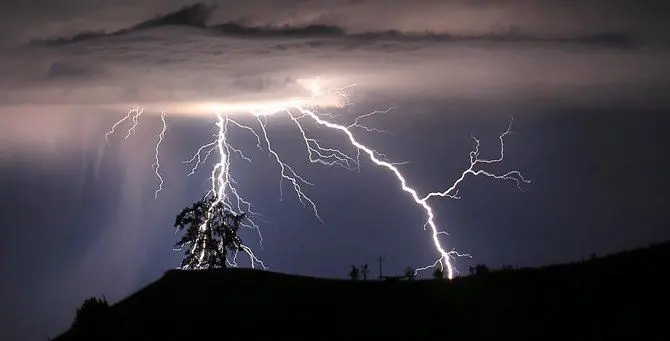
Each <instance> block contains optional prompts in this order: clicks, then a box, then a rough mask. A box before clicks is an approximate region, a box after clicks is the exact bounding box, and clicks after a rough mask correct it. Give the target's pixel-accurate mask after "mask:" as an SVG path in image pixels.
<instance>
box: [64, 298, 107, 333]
mask: <svg viewBox="0 0 670 341" xmlns="http://www.w3.org/2000/svg"><path fill="white" fill-rule="evenodd" d="M110 311H111V309H110V306H109V303H108V302H107V300H106V299H104V298H102V299H100V298H97V297H89V298H87V299H86V300H84V303H82V304H81V306H80V307H79V308H77V312H76V314H75V317H74V321H72V329H73V330H76V331H77V333H78V334H80V335H88V334H91V333H95V332H96V331H98V330H100V329H104V328H105V324H106V322H107V321H108V320H109V314H110Z"/></svg>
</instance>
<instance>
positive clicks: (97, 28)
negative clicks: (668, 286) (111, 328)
mask: <svg viewBox="0 0 670 341" xmlns="http://www.w3.org/2000/svg"><path fill="white" fill-rule="evenodd" d="M643 3H644V6H642V5H641V4H642V2H640V3H637V4H634V2H632V1H612V0H609V1H545V2H540V1H477V2H470V1H427V0H422V1H411V2H410V1H364V0H359V1H326V0H322V1H319V0H312V1H309V0H304V1H298V0H292V1H289V0H284V1H272V2H269V1H268V2H260V1H249V0H245V1H219V2H210V3H207V5H218V6H216V7H215V6H212V7H208V6H198V7H195V8H193V9H192V10H191V11H190V12H189V13H188V15H182V16H176V17H173V18H172V19H170V20H153V21H147V20H150V19H152V18H155V17H156V16H158V15H164V14H167V13H170V12H175V11H178V10H179V9H180V8H181V7H182V6H185V5H191V4H192V3H189V2H186V1H181V0H154V1H149V0H147V1H144V0H133V1H125V0H123V1H111V0H101V1H96V2H91V1H84V0H62V1H60V2H58V3H57V2H54V1H46V0H32V1H27V0H0V75H1V76H0V90H1V91H0V216H1V217H2V218H3V219H2V223H1V224H2V227H1V228H0V250H2V253H1V257H0V274H1V276H2V277H1V278H2V290H1V291H0V307H2V316H0V321H2V323H1V324H0V326H1V328H0V339H3V340H33V339H35V340H44V339H46V338H47V337H49V336H51V337H53V336H55V335H57V334H58V333H60V332H62V331H64V330H65V329H67V328H68V326H69V323H70V322H71V321H72V318H73V317H74V312H75V310H76V307H77V306H79V305H80V304H81V302H82V301H83V300H84V299H85V298H86V297H89V296H102V295H104V296H105V297H106V298H107V299H108V300H109V301H110V302H116V301H118V300H120V299H123V298H124V297H126V296H127V295H129V294H131V293H133V292H135V291H136V290H138V289H140V288H141V287H143V286H145V285H146V284H148V283H150V282H152V281H154V280H156V279H158V278H159V277H160V276H161V275H162V274H163V273H164V272H165V271H166V270H169V269H172V268H175V267H176V266H178V265H179V263H180V260H181V256H182V253H180V252H174V251H173V250H172V246H173V245H174V243H175V242H176V241H177V240H178V238H179V236H177V235H175V233H174V228H173V223H174V218H175V216H176V214H177V213H179V211H180V210H181V209H182V208H183V207H185V206H186V205H190V204H191V203H192V202H194V201H196V200H198V199H200V198H201V197H202V196H203V195H204V194H205V192H206V191H207V189H208V187H207V182H206V179H207V177H208V175H209V171H210V170H211V168H209V167H204V168H202V169H201V171H200V172H198V173H196V174H195V175H193V176H188V177H187V176H186V175H187V174H188V172H189V171H190V169H191V167H189V165H186V164H184V163H182V161H184V160H188V159H189V158H190V157H191V155H192V154H193V153H194V152H195V151H196V150H197V149H198V147H199V146H200V145H202V144H205V143H208V142H210V141H211V135H212V134H213V133H214V132H215V126H214V122H215V116H214V114H213V113H211V112H207V111H203V110H202V108H201V107H198V104H199V103H205V102H217V103H221V104H222V105H229V104H232V105H235V104H239V103H243V104H253V103H259V101H267V100H277V99H283V98H289V97H299V96H306V95H308V92H307V91H306V90H305V88H304V87H303V86H301V84H304V83H303V81H304V80H305V79H313V78H314V77H317V76H318V77H320V78H321V79H324V80H328V81H329V82H330V83H329V84H332V86H345V85H350V84H356V86H355V87H352V88H350V89H348V90H349V92H350V93H351V97H350V100H351V102H352V105H350V106H347V107H344V108H337V107H333V106H329V105H325V104H324V105H323V106H322V107H321V108H320V109H319V111H320V112H324V113H333V114H338V115H339V116H338V117H336V118H335V119H334V120H336V121H337V122H340V123H343V124H344V123H346V124H348V123H351V122H352V121H353V119H354V118H355V117H356V116H357V115H359V114H363V113H367V112H370V111H373V110H384V109H387V108H389V107H393V108H394V109H393V110H391V111H389V112H388V113H386V114H381V115H376V116H373V117H368V118H366V119H365V124H366V125H368V126H370V127H375V128H378V129H383V130H386V131H388V133H374V132H372V133H369V132H366V131H364V130H361V129H358V130H354V133H355V135H356V136H357V137H358V138H360V140H361V141H362V142H364V143H366V144H368V145H369V146H371V147H373V148H375V149H377V150H378V151H379V152H382V153H384V154H386V155H387V157H388V158H389V159H390V160H391V161H395V162H403V161H407V163H406V164H404V165H402V166H399V167H400V169H401V170H402V172H403V173H404V174H405V175H406V177H407V179H408V181H409V184H410V185H411V186H413V187H415V188H416V189H417V190H418V192H419V193H423V194H425V193H428V192H430V191H435V190H443V189H445V188H447V187H449V186H450V185H451V184H452V183H453V181H454V180H456V179H457V178H458V177H459V176H460V173H461V172H462V171H463V170H464V169H466V168H467V167H468V166H469V159H468V153H469V152H470V151H471V150H472V148H473V141H472V139H471V137H470V136H471V134H472V135H474V136H476V137H477V138H479V139H480V140H481V151H482V157H488V158H497V157H498V156H499V141H498V136H499V134H500V133H502V132H503V131H505V129H506V128H507V125H508V124H509V122H510V118H511V117H513V118H514V124H513V126H512V132H513V134H511V135H509V136H507V138H506V140H505V159H504V162H502V163H500V164H498V165H495V167H492V168H490V169H491V170H494V171H496V172H504V171H507V170H519V171H521V172H522V173H523V174H524V176H526V177H527V178H529V179H531V180H532V182H531V183H530V184H528V185H525V186H523V191H520V190H519V189H518V188H517V187H516V186H515V184H514V183H513V182H510V181H493V180H492V179H488V178H484V177H468V178H467V179H466V181H465V182H464V183H463V184H462V186H461V187H460V195H461V197H462V198H461V199H460V200H452V199H446V198H435V199H433V200H431V201H430V204H431V205H432V207H433V209H434V211H435V213H436V221H437V223H438V225H439V226H440V228H442V229H444V230H446V231H448V232H449V233H450V236H442V238H443V239H442V241H443V243H444V245H445V246H446V247H447V248H449V249H451V248H456V249H457V250H458V251H461V252H468V253H470V254H471V255H472V256H473V258H472V259H467V258H464V259H458V260H456V261H455V265H456V266H457V267H458V268H459V269H461V270H464V271H465V272H466V273H467V268H468V266H470V265H474V264H487V265H489V266H490V267H492V268H498V267H501V266H502V265H504V264H516V265H518V266H519V267H521V266H539V265H547V264H552V263H558V262H567V261H575V260H580V259H581V258H582V257H588V256H589V255H590V254H591V253H592V252H595V253H597V254H606V253H611V252H616V251H620V250H622V249H627V248H634V247H639V246H645V245H648V244H650V243H653V242H656V241H664V240H668V239H670V229H668V228H667V226H666V221H667V219H668V218H669V216H670V209H669V208H670V207H668V206H669V205H668V203H670V194H668V193H670V181H669V180H668V178H667V177H666V175H667V174H668V172H670V161H669V160H668V159H667V157H666V156H667V147H668V143H667V142H666V139H667V136H666V129H667V127H669V126H670V116H668V115H669V114H670V97H669V96H668V94H669V93H670V92H669V91H670V77H669V76H670V62H668V61H669V60H670V33H668V32H670V30H668V28H670V27H669V26H670V23H669V22H668V21H667V20H666V17H667V15H666V14H667V10H668V8H667V5H665V6H664V5H663V3H664V1H645V2H643ZM175 18H176V19H175ZM222 24H227V25H225V26H220V25H222ZM309 25H312V26H309ZM315 25H318V26H315ZM231 27H232V29H231ZM249 27H269V28H266V29H264V30H256V31H250V30H246V31H244V29H245V28H249ZM304 27H307V29H303V30H298V29H300V28H304ZM235 29H236V30H238V31H244V32H243V33H244V34H237V35H236V34H232V33H231V32H233V31H234V30H235ZM85 32H88V33H89V34H87V35H79V34H81V33H85ZM296 32H297V33H296ZM73 37H74V38H73ZM135 106H141V107H143V108H144V113H143V116H142V117H141V118H140V121H139V125H138V127H137V131H136V134H134V135H131V136H130V137H129V138H128V139H127V140H124V135H125V133H126V132H127V129H128V126H122V127H120V128H118V129H117V132H116V134H114V135H112V136H110V142H111V146H108V145H106V143H105V139H104V135H105V133H106V132H107V131H108V130H109V129H110V128H111V126H112V125H113V124H114V123H115V122H116V121H118V120H119V119H120V118H122V117H123V116H124V115H125V114H126V112H127V111H128V109H130V108H132V107H135ZM163 110H164V111H166V112H167V119H168V131H167V134H166V136H165V140H164V142H163V144H162V145H161V154H160V155H161V172H162V174H163V178H164V179H165V184H164V186H163V191H162V192H160V193H159V196H158V199H154V190H155V189H156V186H157V184H158V179H157V178H156V176H155V174H154V170H153V168H152V163H153V162H154V160H153V156H154V148H155V143H156V138H157V134H158V133H159V132H160V128H161V121H160V113H161V111H163ZM234 117H235V118H236V119H237V120H238V121H240V122H244V123H249V124H254V120H253V118H250V117H249V116H248V115H245V114H238V115H236V116H234ZM305 127H306V129H308V133H310V134H311V135H312V136H314V137H319V138H320V139H322V140H323V141H324V142H325V143H327V144H328V146H329V147H338V148H342V149H343V151H346V152H348V153H352V152H353V151H354V150H353V149H351V146H349V145H347V144H346V143H345V142H346V141H345V139H344V138H343V136H342V135H339V134H334V133H332V132H329V131H327V130H324V129H323V128H319V127H316V126H315V125H313V124H308V123H306V124H305ZM268 134H269V136H270V138H271V139H272V143H273V147H274V149H275V150H277V151H278V152H279V153H280V155H281V156H282V157H283V159H284V161H286V162H287V163H288V164H290V165H291V166H293V167H294V168H295V170H296V172H298V173H299V174H300V175H302V176H303V177H305V178H307V179H308V180H309V181H311V182H312V183H313V185H312V186H303V189H304V191H305V193H306V194H307V195H308V196H309V197H310V198H311V199H312V200H313V201H314V202H315V203H316V204H317V206H318V210H319V213H320V216H321V218H322V219H323V220H324V221H325V224H323V223H321V222H319V220H318V219H316V217H315V216H314V214H313V212H312V211H311V209H310V208H309V207H304V206H303V205H301V204H300V202H299V201H298V200H297V197H296V195H295V193H294V192H292V190H291V187H290V186H289V185H288V184H287V183H286V182H284V185H283V187H282V189H283V193H284V195H283V198H282V199H281V200H280V187H279V180H280V176H279V168H278V166H277V164H276V163H273V162H272V160H271V159H270V157H269V156H268V152H267V150H258V149H257V148H256V141H255V138H254V137H253V136H251V135H248V134H246V133H244V131H242V130H236V131H233V132H231V135H230V138H231V141H234V142H233V143H234V144H235V146H236V147H240V148H241V149H243V150H244V151H245V153H247V155H248V156H249V157H251V158H252V159H253V163H252V164H248V163H246V162H245V161H244V160H242V159H240V158H239V157H237V158H236V157H233V165H232V167H233V169H232V174H233V176H234V177H235V179H236V180H237V182H238V183H239V185H238V188H239V189H240V191H242V192H243V193H244V195H245V197H246V198H247V199H249V200H250V201H251V202H252V203H253V204H254V207H255V209H256V210H257V211H258V212H260V213H261V214H262V215H263V217H264V219H265V220H266V221H265V222H263V221H259V223H260V224H261V228H262V232H263V245H262V247H261V245H260V243H259V238H258V236H257V234H256V233H255V232H254V231H248V230H245V231H244V232H243V233H242V238H243V239H244V240H245V241H246V243H247V244H248V245H250V246H251V247H253V248H254V250H255V251H256V254H257V255H258V256H259V257H260V258H261V259H262V260H263V261H265V263H266V264H267V265H268V266H269V267H270V269H271V270H273V271H279V272H285V273H294V274H301V275H311V276H322V277H333V278H344V277H346V275H347V272H348V271H349V270H350V266H351V265H352V264H357V265H360V264H365V263H368V264H369V265H370V266H371V268H372V269H373V272H372V275H373V276H377V275H378V274H377V264H376V263H375V258H376V257H377V256H378V255H380V254H381V255H383V256H384V257H385V258H386V262H385V263H384V270H385V274H389V275H390V274H401V273H402V271H403V269H404V268H406V267H408V266H412V267H420V266H423V265H428V264H431V263H432V262H434V260H435V259H436V258H437V257H438V255H437V253H436V251H435V249H434V247H433V245H432V241H431V238H430V234H429V233H428V232H427V231H424V230H423V223H424V213H423V212H422V211H421V209H420V208H418V207H417V206H416V205H415V204H414V203H413V202H412V200H411V198H410V197H409V196H408V195H407V194H406V193H404V192H402V191H401V190H400V188H399V185H398V183H397V181H396V180H395V179H394V178H393V176H392V175H391V174H390V173H389V172H388V171H386V170H384V169H379V168H377V167H373V165H372V164H371V163H370V162H369V160H368V159H366V158H364V157H363V158H362V160H361V169H360V171H358V170H354V171H350V170H345V169H342V168H328V167H325V166H323V165H320V164H310V163H309V162H308V159H307V152H306V149H305V146H304V141H302V140H301V139H300V136H299V131H298V130H297V129H296V127H295V125H292V124H291V122H290V121H289V120H288V116H286V115H283V116H282V115H276V116H271V117H268ZM354 154H355V153H354ZM208 166H211V163H210V164H208ZM240 259H241V261H240V265H241V266H248V265H249V264H248V262H247V261H245V260H243V259H242V257H241V258H240ZM629 271H630V272H631V274H632V275H634V274H635V269H629ZM428 275H429V274H425V275H424V276H428Z"/></svg>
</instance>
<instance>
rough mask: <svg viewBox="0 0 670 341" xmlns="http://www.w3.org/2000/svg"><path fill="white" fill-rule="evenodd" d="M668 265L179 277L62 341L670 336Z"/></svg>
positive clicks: (647, 253) (611, 262)
mask: <svg viewBox="0 0 670 341" xmlns="http://www.w3.org/2000/svg"><path fill="white" fill-rule="evenodd" d="M669 265H670V242H666V243H662V244H656V245H653V246H650V247H647V248H643V249H636V250H631V251H625V252H621V253H618V254H614V255H610V256H606V257H601V258H594V259H590V260H587V261H583V262H577V263H570V264H562V265H554V266H548V267H542V268H524V269H517V270H509V269H508V270H499V271H491V272H489V273H485V274H475V275H471V276H467V277H458V278H455V279H454V280H452V281H448V280H414V281H391V282H388V281H377V280H368V281H350V280H336V279H319V278H311V277H305V276H296V275H286V274H280V273H273V272H266V271H258V270H251V269H225V270H206V271H178V270H174V271H168V272H167V273H166V274H165V275H164V276H163V277H162V278H160V279H159V280H157V281H156V282H154V283H152V284H150V285H148V286H147V287H145V288H143V289H142V290H140V291H138V292H136V293H135V294H133V295H131V296H130V297H128V298H126V299H124V300H122V301H120V302H118V303H117V304H115V305H113V306H112V307H111V308H110V309H109V310H110V312H109V314H107V315H105V318H104V320H103V321H102V324H99V325H97V326H96V328H95V330H94V332H93V334H88V335H82V333H83V332H81V331H77V330H75V329H71V330H69V331H67V332H66V333H64V334H62V335H61V336H59V337H58V338H56V340H83V339H87V340H88V339H91V340H144V339H178V338H187V339H200V338H208V339H229V338H240V337H244V338H251V339H269V338H273V339H274V338H277V339H280V338H282V339H283V338H287V339H292V340H295V339H310V340H312V339H332V338H339V339H342V338H346V339H359V338H360V339H362V338H369V337H375V338H378V337H380V338H388V337H393V338H394V339H400V338H409V339H423V338H439V339H445V340H448V339H454V338H467V339H493V338H496V339H499V338H503V339H509V340H519V339H524V340H526V339H527V340H547V339H552V340H553V339H561V340H566V339H569V340H575V339H585V340H612V339H616V340H618V339H622V340H623V339H635V340H638V339H645V338H646V336H645V335H648V336H654V339H664V338H665V339H667V336H669V334H670V333H668V326H667V325H664V324H662V321H663V316H666V312H665V308H667V302H666V301H667V298H668V289H669V288H670V285H669V284H670V280H669V279H668V276H667V275H668V270H669V269H670V267H669ZM346 270H347V267H343V273H346ZM96 333H97V334H96ZM659 337H660V338H659Z"/></svg>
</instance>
